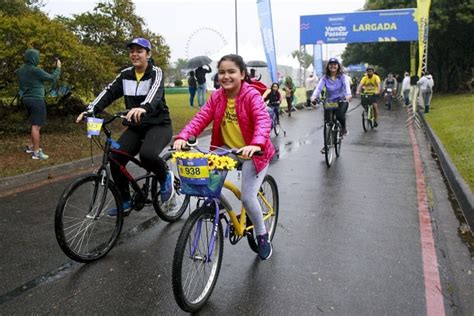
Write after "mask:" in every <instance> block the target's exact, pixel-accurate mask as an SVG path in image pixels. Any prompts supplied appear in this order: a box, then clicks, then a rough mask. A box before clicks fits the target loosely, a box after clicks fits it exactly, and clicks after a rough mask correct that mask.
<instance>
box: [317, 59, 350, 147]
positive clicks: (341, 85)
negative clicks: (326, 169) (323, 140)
mask: <svg viewBox="0 0 474 316" xmlns="http://www.w3.org/2000/svg"><path fill="white" fill-rule="evenodd" d="M324 88H326V100H327V102H338V101H344V102H341V103H339V107H338V108H337V110H336V118H337V120H338V121H339V122H340V123H341V127H342V131H341V132H342V135H347V127H346V112H347V108H348V107H349V102H350V100H351V99H352V93H351V85H350V82H349V78H348V77H347V76H346V75H345V74H343V73H342V67H341V64H340V63H339V60H337V58H330V59H329V61H328V64H327V65H326V72H325V75H324V76H323V77H322V78H321V80H320V81H319V84H318V87H317V88H316V90H315V91H314V92H313V95H312V96H311V100H312V101H313V102H314V101H315V100H316V99H318V98H319V97H320V94H321V91H322V90H323V89H324ZM330 115H331V111H324V121H325V122H327V121H329V119H330ZM324 149H325V148H324V147H323V150H322V151H321V153H323V154H324Z"/></svg>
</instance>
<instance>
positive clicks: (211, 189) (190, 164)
mask: <svg viewBox="0 0 474 316" xmlns="http://www.w3.org/2000/svg"><path fill="white" fill-rule="evenodd" d="M172 162H173V163H176V164H177V166H178V174H179V177H180V179H181V183H182V186H181V191H182V193H184V194H187V195H192V196H199V197H219V195H220V193H221V190H222V186H223V185H224V180H225V178H226V176H227V172H228V171H229V170H233V169H235V167H236V165H237V161H235V160H234V159H232V158H230V157H228V156H219V155H217V154H213V153H200V152H183V151H180V152H175V153H173V155H172Z"/></svg>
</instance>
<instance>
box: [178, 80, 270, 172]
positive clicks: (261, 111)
mask: <svg viewBox="0 0 474 316" xmlns="http://www.w3.org/2000/svg"><path fill="white" fill-rule="evenodd" d="M226 107H227V97H226V95H225V91H224V89H219V90H217V91H216V92H214V93H213V94H212V95H211V97H210V98H209V100H208V101H207V102H206V104H205V105H204V106H203V107H202V109H201V110H200V111H199V112H198V113H197V114H196V115H195V116H194V118H193V119H192V120H191V121H190V122H189V123H188V124H187V125H186V126H185V127H184V128H183V130H182V131H181V132H180V133H179V134H178V136H177V137H176V139H184V140H188V139H189V138H190V137H191V136H196V137H197V136H199V134H201V133H202V131H203V130H204V129H205V128H206V127H207V126H208V125H209V124H210V123H211V122H213V125H212V136H211V145H213V146H223V145H224V141H223V139H222V133H221V128H220V126H221V122H222V119H223V118H224V113H225V109H226ZM235 111H236V114H237V121H238V122H239V126H240V130H241V131H242V136H243V138H244V141H245V144H247V145H256V146H260V147H261V148H262V150H263V152H264V153H263V156H254V157H253V158H252V159H253V162H254V165H255V170H256V171H257V173H258V172H260V171H261V170H262V169H263V168H265V166H266V165H268V164H269V163H270V160H271V159H272V157H273V155H274V154H275V147H273V144H272V142H271V140H270V131H271V126H272V121H271V119H270V115H269V114H268V111H267V108H266V106H265V103H264V102H263V99H262V96H261V95H260V93H259V92H258V91H257V90H256V89H254V88H253V87H251V86H250V85H249V84H248V83H247V82H245V81H244V82H242V86H241V88H240V92H239V94H238V95H237V97H236V99H235Z"/></svg>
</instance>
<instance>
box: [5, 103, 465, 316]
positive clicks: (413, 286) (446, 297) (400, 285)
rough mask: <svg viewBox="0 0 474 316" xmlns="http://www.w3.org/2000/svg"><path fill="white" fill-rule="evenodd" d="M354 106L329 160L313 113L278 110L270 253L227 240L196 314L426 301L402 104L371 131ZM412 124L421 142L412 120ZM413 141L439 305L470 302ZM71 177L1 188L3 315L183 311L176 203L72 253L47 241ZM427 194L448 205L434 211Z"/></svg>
mask: <svg viewBox="0 0 474 316" xmlns="http://www.w3.org/2000/svg"><path fill="white" fill-rule="evenodd" d="M353 108H354V104H353V105H352V107H351V109H353ZM360 113H361V109H360V108H356V109H355V110H353V111H352V112H350V113H349V114H348V116H347V117H348V126H349V131H350V134H349V136H348V137H346V138H345V139H344V143H343V148H342V156H341V157H340V158H338V159H337V161H336V162H335V164H334V165H333V166H332V167H331V168H330V169H328V168H327V167H326V165H325V162H324V156H323V155H321V154H320V153H319V150H320V149H321V147H322V112H320V111H317V110H312V111H307V110H301V111H298V112H297V113H295V114H294V115H293V116H292V117H291V118H286V117H285V118H283V120H282V124H283V127H284V128H285V129H286V131H287V136H286V137H278V138H276V139H275V144H276V146H277V147H278V148H279V151H280V155H279V159H278V160H276V161H275V162H274V163H273V164H272V166H271V168H270V173H271V174H272V175H273V176H274V177H275V178H276V180H277V182H278V185H279V188H280V207H281V211H280V222H279V225H278V230H277V233H276V235H275V239H274V255H273V256H272V258H271V260H269V261H265V262H261V261H259V260H258V259H257V258H256V256H255V254H254V253H253V252H252V251H251V250H250V249H249V247H248V246H247V243H246V242H245V241H243V242H241V243H239V244H237V245H235V246H232V245H230V244H229V243H228V242H226V243H225V246H224V259H223V266H222V269H221V275H220V278H219V281H218V284H217V286H216V288H215V290H214V293H213V295H212V297H211V300H210V301H209V303H208V305H207V306H206V307H205V308H204V309H203V311H202V314H206V315H207V314H209V315H211V314H226V313H237V314H285V315H287V314H304V315H307V314H322V313H332V314H334V315H380V314H402V315H422V314H426V313H427V311H430V306H429V305H430V303H428V305H427V303H426V302H432V300H431V299H430V298H429V297H428V299H427V294H426V293H425V284H430V283H429V282H428V283H426V282H425V277H424V275H425V273H426V261H424V260H423V256H422V252H421V249H422V248H424V247H429V246H430V245H429V244H428V245H427V244H426V241H425V242H423V241H422V239H421V237H420V220H419V213H418V203H417V198H418V197H417V192H416V184H417V179H416V175H415V171H414V170H415V166H414V159H413V150H412V145H411V143H410V137H409V132H408V129H407V128H406V127H405V125H404V123H405V118H406V114H405V111H404V109H402V108H400V107H398V106H396V107H395V109H394V110H393V111H391V112H388V111H386V110H382V115H381V118H380V127H379V128H378V129H376V130H374V131H371V132H369V133H364V132H363V131H362V126H361V122H360ZM417 136H418V138H419V139H420V141H423V135H421V133H420V132H418V135H417ZM205 141H208V138H207V139H206V138H205V139H204V140H202V142H205ZM420 147H421V149H422V151H423V155H422V156H423V159H425V163H428V174H427V175H426V177H427V180H428V181H431V182H430V183H433V188H434V190H433V191H432V192H431V194H434V196H431V202H432V203H434V204H432V205H431V206H432V210H434V211H433V212H432V214H431V215H432V216H433V219H432V220H433V223H436V225H435V228H434V230H433V231H434V232H435V242H436V253H435V254H437V258H438V263H439V267H440V268H439V270H440V275H441V276H440V278H441V285H442V295H438V297H441V304H443V303H444V309H445V312H446V314H448V315H449V314H462V313H465V314H470V315H472V314H473V313H474V306H472V302H470V299H469V297H472V294H473V293H474V289H473V286H472V284H473V282H472V275H471V274H472V273H471V274H469V273H468V271H473V270H474V269H473V262H472V260H471V259H470V256H469V252H468V251H467V250H466V248H465V247H463V244H462V242H461V241H460V240H459V239H456V233H455V232H456V230H457V226H456V223H457V221H456V219H455V217H454V215H453V211H452V210H451V208H450V206H449V204H448V205H447V203H446V201H447V199H446V197H445V196H446V194H447V193H446V192H443V186H442V183H441V184H440V181H441V182H442V180H440V179H441V178H440V174H439V171H437V169H436V166H435V165H434V163H432V162H429V161H428V160H429V159H431V157H430V156H429V148H428V147H426V145H423V146H420ZM430 177H431V178H432V179H433V180H430ZM69 181H70V180H67V181H60V182H57V183H54V184H51V185H48V186H46V187H41V188H39V189H35V190H33V191H25V192H21V193H18V194H17V195H14V196H8V197H4V198H1V200H0V201H1V205H2V208H1V212H2V218H1V219H0V240H1V244H0V253H1V254H2V256H1V258H0V314H4V315H9V314H26V313H28V314H31V313H35V314H37V313H38V314H46V313H48V314H50V313H58V314H59V313H61V314H64V313H68V314H70V313H78V314H79V313H80V314H85V313H88V314H90V313H97V314H99V313H100V314H112V313H114V314H118V313H133V314H180V313H181V311H180V310H179V308H178V307H177V305H176V304H175V302H174V298H173V294H172V289H171V279H170V278H171V262H172V256H173V251H174V246H175V243H176V239H177V237H178V234H179V231H180V228H181V227H182V224H183V222H184V219H185V218H187V215H186V216H185V217H184V218H183V220H181V221H179V222H177V223H175V224H167V223H164V222H162V221H160V220H158V219H157V218H156V217H155V216H154V213H153V210H152V209H145V210H143V211H141V212H140V213H136V212H135V213H133V214H132V215H131V216H129V217H128V218H126V222H125V225H126V226H125V227H124V231H125V233H123V235H122V238H121V241H120V243H119V244H118V245H117V246H116V247H115V248H114V249H113V250H112V251H111V252H110V253H109V254H108V255H107V256H106V257H105V258H103V259H102V260H100V261H98V262H96V263H93V264H88V265H84V264H77V263H73V262H71V261H69V260H68V258H67V257H66V256H65V255H64V254H63V253H62V252H61V250H60V249H59V247H58V246H57V244H56V241H55V237H54V231H53V217H54V210H55V206H56V202H57V199H58V197H59V195H60V193H61V191H62V190H63V189H64V187H65V186H66V185H67V183H68V182H69ZM433 205H434V206H437V205H441V206H442V207H443V208H445V209H443V212H439V210H438V209H437V208H436V207H433ZM431 245H432V244H431ZM435 270H436V269H435ZM435 272H436V273H438V271H435ZM438 292H439V291H438ZM441 311H442V310H439V309H438V312H441Z"/></svg>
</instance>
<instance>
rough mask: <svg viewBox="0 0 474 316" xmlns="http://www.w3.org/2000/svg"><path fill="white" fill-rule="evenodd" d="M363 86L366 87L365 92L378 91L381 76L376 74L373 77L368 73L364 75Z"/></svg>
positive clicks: (361, 81)
mask: <svg viewBox="0 0 474 316" xmlns="http://www.w3.org/2000/svg"><path fill="white" fill-rule="evenodd" d="M360 83H361V84H362V87H364V92H365V93H378V92H379V86H380V77H379V76H377V75H376V74H374V75H373V76H372V78H369V77H368V76H367V75H365V76H364V77H362V79H361V80H360Z"/></svg>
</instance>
